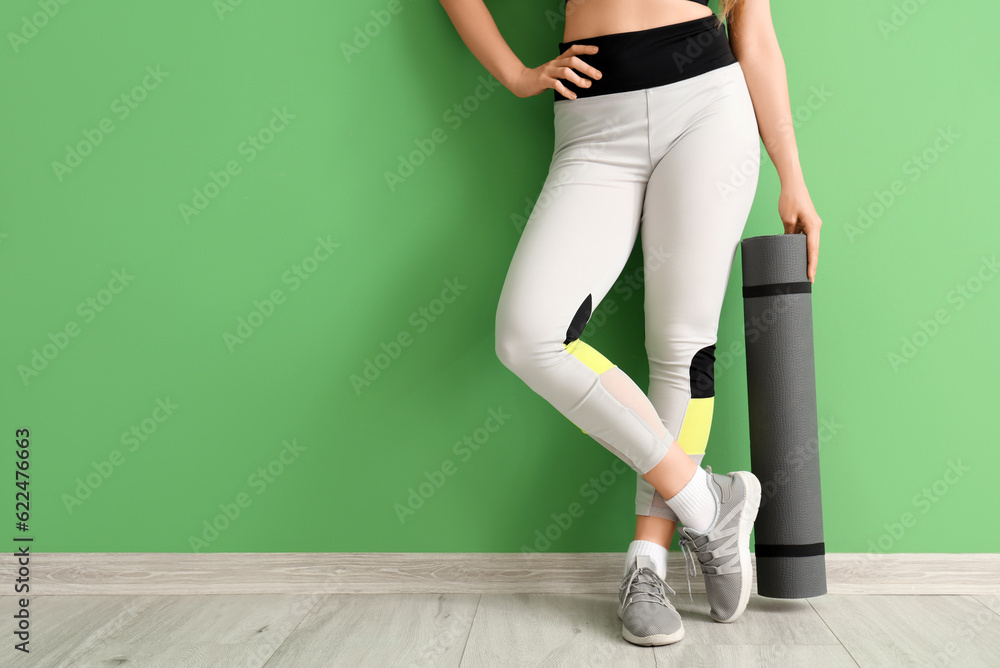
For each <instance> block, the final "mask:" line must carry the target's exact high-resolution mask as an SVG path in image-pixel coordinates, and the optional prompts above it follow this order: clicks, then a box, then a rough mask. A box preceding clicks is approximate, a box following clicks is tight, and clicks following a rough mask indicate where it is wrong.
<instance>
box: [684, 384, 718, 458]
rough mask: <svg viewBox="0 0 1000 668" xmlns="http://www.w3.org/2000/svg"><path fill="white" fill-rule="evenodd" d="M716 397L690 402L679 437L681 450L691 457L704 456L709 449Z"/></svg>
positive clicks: (691, 400)
mask: <svg viewBox="0 0 1000 668" xmlns="http://www.w3.org/2000/svg"><path fill="white" fill-rule="evenodd" d="M714 408H715V397H703V398H700V399H690V400H688V407H687V412H686V413H685V414H684V422H683V423H681V435H680V436H678V437H677V442H678V443H680V445H681V449H683V450H684V452H686V453H687V454H689V455H703V454H705V448H706V447H708V434H709V432H710V431H711V430H712V411H713V409H714Z"/></svg>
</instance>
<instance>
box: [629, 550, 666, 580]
mask: <svg viewBox="0 0 1000 668" xmlns="http://www.w3.org/2000/svg"><path fill="white" fill-rule="evenodd" d="M640 554H644V555H646V556H648V557H649V558H650V559H652V561H653V566H654V567H655V568H656V574H657V575H659V576H660V579H661V580H664V581H665V580H666V579H667V548H665V547H663V546H662V545H660V544H659V543H653V542H651V541H648V540H633V541H632V542H631V543H630V544H629V546H628V552H627V553H626V554H625V572H624V573H623V574H622V576H623V577H624V576H625V575H628V569H629V567H630V566H631V565H632V560H633V559H635V558H636V556H637V555H640Z"/></svg>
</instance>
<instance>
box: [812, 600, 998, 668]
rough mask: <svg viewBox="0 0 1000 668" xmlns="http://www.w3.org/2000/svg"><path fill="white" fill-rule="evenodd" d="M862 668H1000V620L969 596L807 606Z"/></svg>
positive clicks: (813, 603)
mask: <svg viewBox="0 0 1000 668" xmlns="http://www.w3.org/2000/svg"><path fill="white" fill-rule="evenodd" d="M810 602H811V604H812V606H813V607H814V608H815V609H816V611H817V612H818V613H819V615H820V616H821V617H822V618H823V620H824V621H825V622H826V623H827V624H828V625H829V626H830V629H831V630H832V631H833V632H834V633H835V634H836V635H837V638H838V639H839V640H840V642H841V644H842V645H843V646H844V647H846V648H847V650H848V651H849V652H850V653H851V656H853V657H854V659H855V661H857V662H858V664H859V665H861V666H862V667H863V668H867V667H868V666H872V667H876V666H878V667H881V666H913V665H929V666H963V667H965V666H969V667H972V666H990V667H995V666H997V665H1000V615H997V614H995V613H993V612H992V611H991V610H989V609H988V608H987V607H985V606H984V605H983V604H982V603H981V602H980V601H979V600H977V599H976V598H974V597H972V596H863V595H852V596H846V595H841V596H823V597H819V598H816V599H813V600H811V601H810Z"/></svg>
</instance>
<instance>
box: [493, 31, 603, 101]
mask: <svg viewBox="0 0 1000 668" xmlns="http://www.w3.org/2000/svg"><path fill="white" fill-rule="evenodd" d="M586 53H597V47H596V46H593V45H590V44H573V45H572V46H570V47H569V48H568V49H566V50H565V51H563V52H562V54H561V55H560V56H559V57H558V58H554V59H553V60H550V61H549V62H547V63H543V64H541V65H539V66H538V67H525V68H524V70H522V71H521V74H520V75H518V77H517V78H516V79H514V81H513V83H512V84H511V86H510V92H512V93H514V95H516V96H518V97H531V96H532V95H538V94H539V93H541V92H542V91H545V90H548V89H549V88H555V89H556V90H557V91H559V92H560V93H561V94H562V95H564V96H565V97H568V98H569V99H571V100H575V99H576V93H574V92H573V91H571V90H569V89H568V88H566V86H565V85H564V84H563V82H562V81H560V79H567V80H569V81H572V82H573V83H575V84H576V85H577V86H579V87H580V88H586V87H588V86H590V84H591V81H590V79H585V78H584V77H582V76H580V75H579V74H577V73H576V72H574V71H573V70H574V69H575V70H579V71H580V72H583V73H584V74H586V75H587V76H589V77H591V78H593V79H600V78H601V73H600V72H599V71H598V70H597V69H596V68H594V67H591V66H590V65H588V64H587V63H585V62H584V61H583V60H581V59H580V57H579V56H580V54H586Z"/></svg>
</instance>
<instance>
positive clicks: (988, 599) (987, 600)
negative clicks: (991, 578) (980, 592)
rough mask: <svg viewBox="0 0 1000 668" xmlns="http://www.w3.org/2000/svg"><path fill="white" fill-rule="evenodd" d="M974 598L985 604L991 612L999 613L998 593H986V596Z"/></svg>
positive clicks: (999, 595) (999, 599)
mask: <svg viewBox="0 0 1000 668" xmlns="http://www.w3.org/2000/svg"><path fill="white" fill-rule="evenodd" d="M976 600H978V601H979V602H980V603H982V604H983V605H985V606H986V607H987V608H989V609H990V610H992V611H993V612H995V613H997V614H998V615H1000V594H987V595H986V596H976Z"/></svg>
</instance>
